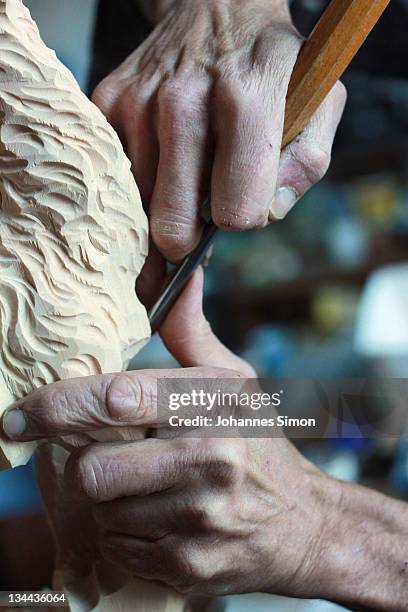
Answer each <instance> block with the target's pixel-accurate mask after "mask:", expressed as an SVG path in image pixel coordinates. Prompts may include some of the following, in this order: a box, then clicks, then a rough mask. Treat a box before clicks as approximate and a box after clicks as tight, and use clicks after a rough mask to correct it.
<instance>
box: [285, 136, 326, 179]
mask: <svg viewBox="0 0 408 612" xmlns="http://www.w3.org/2000/svg"><path fill="white" fill-rule="evenodd" d="M294 158H295V162H297V163H298V164H299V166H300V168H301V171H300V173H299V174H300V175H302V174H303V175H304V176H305V177H306V178H307V180H308V182H309V183H310V184H311V185H313V184H314V183H316V182H317V181H319V180H320V179H322V178H323V176H324V175H325V174H326V172H327V170H328V168H329V166H330V161H331V155H330V153H329V151H327V150H325V149H324V148H323V147H321V146H319V145H318V144H316V143H303V145H302V146H301V147H299V149H296V150H295V151H294Z"/></svg>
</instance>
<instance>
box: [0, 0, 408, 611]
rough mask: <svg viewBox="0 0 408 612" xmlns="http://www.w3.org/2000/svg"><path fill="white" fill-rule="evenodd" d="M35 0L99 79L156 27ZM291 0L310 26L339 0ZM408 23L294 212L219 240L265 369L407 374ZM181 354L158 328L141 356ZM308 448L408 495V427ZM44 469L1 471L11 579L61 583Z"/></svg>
mask: <svg viewBox="0 0 408 612" xmlns="http://www.w3.org/2000/svg"><path fill="white" fill-rule="evenodd" d="M25 3H26V5H28V6H29V8H30V9H31V11H32V14H33V16H34V18H35V19H36V20H37V23H38V25H39V28H40V31H41V34H42V36H43V38H44V39H45V41H46V42H47V44H48V45H49V46H51V47H53V48H54V49H55V50H56V52H57V54H58V56H59V58H60V59H61V60H62V61H63V62H64V63H65V64H66V65H67V66H68V67H69V68H70V69H71V70H72V71H73V73H74V74H75V76H76V77H77V79H78V80H79V82H80V84H81V86H82V87H83V88H84V90H86V91H88V92H89V91H90V90H91V89H92V88H93V86H94V85H95V84H96V83H97V82H98V81H99V80H100V79H101V78H102V77H103V76H105V75H106V74H107V73H109V72H110V70H112V69H113V68H114V67H115V66H117V65H118V63H119V62H120V61H121V60H122V59H124V58H125V57H126V56H127V55H128V54H129V53H130V52H131V51H133V50H134V48H135V47H136V46H137V45H138V43H139V41H140V40H141V39H142V38H143V36H145V34H146V32H148V26H147V24H145V23H144V22H143V21H142V18H141V16H140V15H138V14H137V10H136V9H135V6H134V5H135V3H130V2H128V1H127V0H120V1H115V2H110V1H109V0H105V1H101V3H100V6H99V16H98V19H96V9H97V2H96V0H95V1H94V0H86V1H84V0H70V2H65V1H64V0H25ZM292 4H293V14H294V18H295V21H296V23H297V24H298V26H299V28H300V30H301V31H302V32H303V33H304V34H305V35H306V34H308V33H309V32H310V31H311V29H312V27H313V24H314V23H315V22H316V20H317V18H318V17H319V15H320V14H321V12H322V11H323V10H324V8H325V6H326V5H327V2H326V0H295V1H294V2H293V3H292ZM97 21H98V26H97V28H96V34H95V39H94V46H95V48H94V54H93V53H92V47H93V43H92V41H93V32H94V29H95V23H96V22H97ZM407 31H408V0H394V2H392V3H391V5H390V7H389V8H388V9H387V11H386V13H385V15H384V17H383V19H382V20H381V22H380V23H379V25H378V26H377V28H376V29H375V31H374V32H373V33H372V34H371V36H370V38H369V39H368V41H367V43H366V45H365V46H364V48H363V49H362V50H361V51H360V53H359V54H358V56H357V58H356V59H355V60H354V61H353V63H352V65H351V67H350V69H349V70H348V71H347V74H346V75H345V77H344V82H345V84H346V85H347V88H348V92H349V99H348V105H347V110H346V113H345V116H344V119H343V122H342V124H341V126H340V129H339V133H338V137H337V140H336V145H335V149H334V154H333V163H332V166H331V169H330V171H329V173H328V175H327V177H326V178H325V179H324V180H323V181H322V182H321V183H320V184H319V185H318V186H316V187H315V188H314V189H313V190H312V191H310V193H308V194H307V195H306V196H305V197H304V198H303V200H302V201H301V202H300V203H299V204H298V205H297V207H296V208H295V209H294V211H293V212H292V213H291V214H290V215H289V217H288V218H287V219H286V220H285V221H283V222H280V223H279V224H277V225H275V226H272V227H269V228H267V229H265V230H264V231H262V232H254V233H251V232H250V233H245V234H223V235H222V236H220V237H219V239H218V241H217V244H216V248H215V250H214V254H213V257H212V259H211V264H210V266H209V267H208V269H207V271H206V279H207V280H206V311H207V314H208V317H209V318H210V320H211V322H212V324H213V326H214V328H215V330H216V331H217V333H218V335H219V336H220V337H221V338H222V340H223V341H224V342H225V343H226V344H227V345H228V346H229V347H230V348H232V349H233V350H235V351H236V352H239V353H240V354H242V355H243V356H245V357H246V358H247V359H248V360H249V361H250V362H251V363H252V364H253V365H254V366H255V367H256V368H257V371H258V372H259V374H260V375H261V376H263V377H289V378H291V377H300V378H307V377H313V378H327V377H329V378H330V377H341V378H351V377H373V376H376V377H408V78H407V77H408V66H407V62H406V57H407V51H408V41H407V34H406V33H407ZM92 58H94V59H93V60H92ZM171 364H172V361H171V358H170V356H169V355H168V353H167V352H166V350H165V349H164V347H163V345H162V344H161V343H160V341H159V339H158V338H157V337H155V338H153V339H152V341H151V343H150V344H149V345H148V346H147V347H146V348H145V349H144V350H143V352H142V354H141V355H140V356H138V357H137V359H136V360H135V362H134V366H135V367H145V366H149V367H152V366H153V367H161V366H166V367H167V366H168V365H171ZM301 446H302V445H301ZM302 450H303V452H304V453H305V454H306V455H308V456H309V457H310V458H311V459H313V460H314V461H315V462H316V463H317V464H319V465H320V466H321V467H323V468H324V469H327V470H328V471H330V472H331V473H333V474H335V475H337V476H338V477H339V478H346V479H353V480H358V481H360V482H365V483H367V484H370V485H372V486H375V487H377V488H378V489H380V490H382V491H385V492H388V493H390V494H392V495H395V496H399V497H403V498H405V499H408V443H407V442H406V441H405V440H404V437H402V439H400V440H398V439H397V438H394V439H384V438H381V437H376V436H372V437H371V438H369V439H367V438H365V439H362V438H360V439H358V438H357V437H356V436H353V437H352V438H350V439H343V440H333V441H325V442H321V441H320V442H319V441H311V440H308V441H307V443H306V442H304V443H303V446H302ZM33 474H34V468H33V465H30V466H28V467H26V468H19V469H17V470H15V471H13V472H11V471H8V472H4V473H2V474H0V553H1V554H0V590H1V589H6V588H7V589H23V588H24V589H28V588H39V587H41V586H44V584H49V576H50V573H51V566H52V554H53V551H52V544H51V541H50V536H49V533H48V530H47V526H46V523H45V520H44V517H43V514H42V511H41V503H40V499H39V497H38V494H37V492H36V487H35V480H34V475H33ZM33 558H35V559H36V563H32V559H33ZM237 609H238V608H237ZM260 609H261V608H260ZM265 609H266V608H265Z"/></svg>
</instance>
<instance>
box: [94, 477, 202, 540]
mask: <svg viewBox="0 0 408 612" xmlns="http://www.w3.org/2000/svg"><path fill="white" fill-rule="evenodd" d="M187 476H188V475H187ZM187 479H188V478H187ZM189 492H190V494H189V495H186V494H184V493H183V491H180V490H179V489H177V490H174V491H172V490H167V491H165V492H164V493H154V494H152V495H148V496H146V497H142V498H139V497H125V498H122V499H115V500H113V501H110V502H103V503H99V504H97V505H96V506H94V508H93V514H94V518H95V519H96V521H97V523H98V524H99V525H100V527H101V528H102V529H104V530H105V531H112V532H117V533H122V534H126V535H131V536H134V537H137V538H143V539H146V540H151V541H154V540H158V539H159V538H163V537H164V536H166V535H168V534H169V533H187V532H188V533H193V532H194V533H200V532H201V533H202V532H204V531H205V529H206V528H207V526H208V525H207V522H209V520H208V521H207V519H208V516H207V514H206V512H205V511H204V510H203V509H202V508H201V507H199V506H198V505H197V504H193V503H192V498H191V485H190V488H189ZM208 505H209V507H210V504H208Z"/></svg>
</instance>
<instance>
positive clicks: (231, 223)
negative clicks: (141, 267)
mask: <svg viewBox="0 0 408 612" xmlns="http://www.w3.org/2000/svg"><path fill="white" fill-rule="evenodd" d="M165 5H166V3H165ZM286 5H287V3H286V2H282V1H281V0H279V1H277V0H276V1H273V0H271V1H269V0H268V1H266V0H234V1H232V0H222V1H220V0H206V1H203V0H178V1H177V2H173V3H170V5H168V6H167V9H166V10H164V9H163V10H162V11H161V19H160V20H159V22H158V23H157V25H156V28H155V29H154V30H153V32H152V34H151V35H150V36H149V37H148V38H147V39H146V41H145V42H144V43H143V44H142V45H141V46H140V47H139V48H138V49H136V50H135V51H134V53H133V54H132V55H130V57H129V58H128V59H127V60H126V61H125V62H124V63H123V64H122V65H121V66H120V67H119V68H118V69H117V70H115V71H114V72H113V73H112V74H111V75H110V76H108V77H107V78H106V79H105V80H104V81H102V83H101V84H100V85H99V86H98V87H97V89H96V91H95V93H94V96H93V100H94V102H96V104H98V105H99V106H100V108H101V109H102V110H103V112H104V113H105V114H106V115H107V117H108V119H109V121H110V122H111V123H112V125H113V126H114V127H115V128H116V129H117V130H118V131H119V133H120V134H121V137H122V139H123V140H124V141H125V143H126V146H127V150H128V154H129V156H130V158H131V161H132V165H133V171H134V174H135V177H136V180H137V183H138V185H139V187H140V189H141V193H142V197H143V200H144V204H145V206H146V207H147V208H148V209H149V216H150V222H151V232H152V237H153V241H154V243H155V244H156V246H157V247H158V249H159V250H160V252H161V253H162V254H163V255H164V256H165V257H166V258H167V259H169V260H179V259H180V258H181V257H183V256H184V255H185V254H186V253H187V252H189V251H190V250H191V249H192V248H193V247H194V246H195V245H196V243H197V241H198V240H199V236H200V232H201V229H202V220H201V216H200V214H199V208H200V205H201V204H202V202H203V200H204V199H205V197H206V196H207V195H210V196H211V207H212V217H213V219H214V221H215V223H216V224H217V225H219V226H220V227H221V228H224V229H227V230H243V229H250V228H254V227H264V226H265V225H266V224H267V222H268V219H270V220H274V219H280V218H283V217H284V216H285V215H286V213H287V212H288V211H289V209H290V208H291V207H292V206H293V205H294V203H295V201H296V200H297V199H298V198H299V197H300V196H301V195H302V194H303V193H304V192H305V191H306V190H308V189H309V188H310V187H311V186H312V185H313V183H315V182H316V181H317V180H319V179H320V178H321V177H322V176H323V175H324V173H325V172H326V170H327V168H328V165H329V162H330V152H331V147H332V142H333V139H334V135H335V132H336V129H337V125H338V123H339V120H340V117H341V114H342V111H343V108H344V103H345V98H346V94H345V89H344V87H343V85H341V84H340V83H338V84H337V85H336V86H335V87H334V89H333V90H332V92H331V93H330V95H329V96H328V98H327V99H326V101H325V102H324V103H323V105H322V106H321V107H320V109H319V110H318V111H317V113H316V114H315V116H314V117H313V118H312V120H311V121H310V123H309V125H308V126H307V127H306V129H305V130H304V132H303V133H302V134H301V135H300V136H299V137H298V138H297V139H296V140H295V141H294V142H293V143H291V144H290V145H289V146H288V147H287V148H286V150H285V151H284V152H283V153H282V155H280V146H281V139H282V129H283V120H284V109H285V98H286V91H287V86H288V83H289V79H290V76H291V73H292V69H293V66H294V64H295V61H296V57H297V54H298V52H299V49H300V46H301V44H302V38H301V36H300V35H299V34H298V32H297V31H296V29H295V28H294V26H293V24H292V22H291V19H290V15H289V11H288V8H287V6H286ZM209 189H210V191H209Z"/></svg>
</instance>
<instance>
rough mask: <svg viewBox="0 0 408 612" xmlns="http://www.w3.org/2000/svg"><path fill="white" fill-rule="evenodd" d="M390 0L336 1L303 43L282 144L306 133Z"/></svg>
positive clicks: (290, 92) (292, 87)
mask: <svg viewBox="0 0 408 612" xmlns="http://www.w3.org/2000/svg"><path fill="white" fill-rule="evenodd" d="M389 2H390V0H332V2H331V3H330V5H329V7H328V8H327V10H326V11H325V12H324V14H323V16H322V17H321V19H320V21H319V22H318V24H317V25H316V27H315V28H314V30H313V32H312V33H311V35H310V36H309V38H308V40H307V41H306V42H305V44H304V45H303V47H302V49H301V51H300V53H299V56H298V59H297V62H296V65H295V68H294V71H293V74H292V78H291V81H290V84H289V89H288V95H287V100H286V112H285V127H284V132H283V140H282V147H285V146H286V145H287V144H289V143H290V142H291V141H292V140H293V139H294V138H296V136H298V135H299V134H300V132H302V130H303V129H304V127H305V126H306V124H307V123H308V122H309V120H310V118H311V117H312V116H313V114H314V113H315V111H316V110H317V109H318V107H319V106H320V104H321V103H322V102H323V100H324V99H325V97H326V96H327V94H328V93H329V91H330V90H331V88H332V87H333V85H334V84H335V83H336V81H337V80H338V79H339V78H340V77H341V75H342V74H343V72H344V71H345V69H346V68H347V66H348V65H349V64H350V62H351V60H352V59H353V57H354V56H355V54H356V53H357V51H358V50H359V49H360V47H361V46H362V44H363V43H364V41H365V40H366V38H367V36H368V35H369V33H370V32H371V30H372V29H373V28H374V26H375V24H376V23H377V21H378V20H379V18H380V17H381V15H382V13H383V12H384V10H385V9H386V7H387V5H388V4H389Z"/></svg>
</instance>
